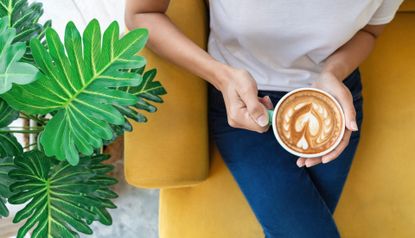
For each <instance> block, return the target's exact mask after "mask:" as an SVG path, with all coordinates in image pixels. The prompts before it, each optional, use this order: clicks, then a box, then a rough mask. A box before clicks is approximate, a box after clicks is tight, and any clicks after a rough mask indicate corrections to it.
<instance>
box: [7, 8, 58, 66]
mask: <svg viewBox="0 0 415 238" xmlns="http://www.w3.org/2000/svg"><path fill="white" fill-rule="evenodd" d="M42 14H43V7H42V3H38V2H34V3H31V4H29V3H28V1H27V0H0V17H5V16H7V17H8V26H9V27H13V28H15V29H16V32H17V34H16V36H15V38H14V41H13V42H26V43H27V46H29V41H30V40H31V39H32V38H38V39H43V37H44V32H45V29H47V28H48V27H50V25H51V22H50V21H47V22H46V23H45V24H43V25H42V24H40V23H38V21H39V18H40V17H41V16H42ZM23 61H28V62H33V57H32V54H31V51H30V48H29V47H27V51H26V53H25V55H24V56H23Z"/></svg>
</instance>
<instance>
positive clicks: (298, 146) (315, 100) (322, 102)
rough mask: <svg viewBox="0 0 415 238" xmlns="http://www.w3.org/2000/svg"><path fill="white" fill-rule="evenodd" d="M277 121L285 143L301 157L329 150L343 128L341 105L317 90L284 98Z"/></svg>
mask: <svg viewBox="0 0 415 238" xmlns="http://www.w3.org/2000/svg"><path fill="white" fill-rule="evenodd" d="M276 117H277V118H276V121H277V123H276V124H277V125H276V126H277V133H278V135H279V137H280V139H281V140H282V142H283V143H284V144H285V145H286V146H287V147H288V148H290V149H291V150H293V151H296V152H298V153H301V154H318V153H321V152H324V151H326V150H328V149H330V148H331V147H332V146H333V145H335V144H336V143H337V142H338V140H339V137H341V136H342V132H343V131H342V130H343V128H344V122H343V115H342V111H341V109H340V107H339V106H338V104H337V103H336V102H334V101H333V100H332V99H331V98H330V97H328V96H327V95H325V94H323V93H321V92H319V91H314V90H304V91H297V92H295V93H293V94H291V95H290V96H288V97H287V98H285V99H284V101H283V102H282V103H280V105H279V108H278V112H277V115H276Z"/></svg>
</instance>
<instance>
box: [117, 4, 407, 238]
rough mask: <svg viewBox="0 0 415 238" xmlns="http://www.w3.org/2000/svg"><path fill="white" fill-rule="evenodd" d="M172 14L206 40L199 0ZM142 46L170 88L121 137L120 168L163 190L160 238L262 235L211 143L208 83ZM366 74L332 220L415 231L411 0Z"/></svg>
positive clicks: (354, 227)
mask: <svg viewBox="0 0 415 238" xmlns="http://www.w3.org/2000/svg"><path fill="white" fill-rule="evenodd" d="M168 15H169V16H170V17H171V19H172V20H173V21H174V22H175V23H176V24H177V25H178V26H179V27H180V29H182V31H183V32H184V33H185V34H186V35H188V36H189V37H190V38H192V39H193V40H194V41H195V42H196V43H198V44H199V45H200V46H202V47H205V45H206V40H207V36H208V18H207V16H206V6H205V5H204V1H203V0H199V1H194V0H182V1H172V3H171V6H170V7H169V10H168ZM150 34H151V32H150ZM168 40H169V39H166V41H168ZM142 53H143V54H144V55H145V56H146V57H147V59H148V61H149V67H156V68H157V69H158V76H157V78H158V80H160V81H162V83H163V84H164V85H165V86H166V89H167V91H168V95H166V97H165V103H164V104H162V105H161V106H160V107H159V111H158V113H156V114H154V115H148V117H149V122H148V123H147V124H145V125H142V124H136V123H134V127H135V131H134V132H133V133H129V134H126V135H125V175H126V179H127V181H128V183H130V184H132V185H134V186H137V187H141V188H160V189H161V190H160V210H159V234H160V238H261V237H264V236H263V233H262V230H261V227H260V225H259V224H258V222H257V220H256V219H255V217H254V214H253V213H252V211H251V209H250V207H249V206H248V204H247V202H246V200H245V199H244V197H243V195H242V193H241V192H240V190H239V189H238V186H237V184H236V182H235V181H234V180H233V178H232V176H231V174H230V172H229V171H228V169H227V167H226V166H225V164H224V163H223V161H222V159H221V157H220V155H219V153H218V151H217V150H216V148H215V147H214V146H213V145H212V143H209V141H208V134H207V118H206V117H207V107H206V103H207V100H206V83H205V82H204V81H203V80H201V79H198V78H197V77H195V76H193V75H190V74H189V73H187V72H185V71H183V70H182V69H180V68H178V67H176V66H174V65H172V64H170V63H168V62H166V61H164V60H162V59H160V58H159V57H157V56H156V55H154V54H153V53H151V52H150V51H148V50H145V51H144V52H142ZM362 75H363V81H364V82H363V83H364V89H363V90H364V92H363V93H364V98H365V99H364V101H365V102H364V117H365V118H364V122H363V128H362V141H361V144H360V147H359V149H358V153H357V156H356V158H355V162H354V164H353V167H352V171H351V174H350V177H349V179H348V181H347V184H346V187H345V190H344V193H343V196H342V199H341V201H340V204H339V207H338V209H337V211H336V213H335V219H336V221H337V223H338V225H339V228H340V230H341V233H342V235H343V237H346V238H367V237H369V238H371V237H376V238H392V237H393V238H395V237H396V238H410V237H415V189H414V185H413V184H414V183H413V180H414V179H415V174H414V173H413V171H414V168H415V159H414V148H415V126H414V124H415V106H414V105H415V90H414V89H415V0H407V1H406V2H405V3H404V5H403V6H402V8H401V11H400V12H399V13H398V14H397V17H396V19H395V20H394V21H393V23H391V24H390V25H389V26H388V27H387V29H386V31H385V32H384V34H383V35H382V36H381V37H380V39H379V40H378V43H377V47H376V49H375V51H374V53H373V54H372V55H371V57H370V58H369V59H368V60H367V61H366V62H365V63H364V64H363V66H362ZM138 238H146V234H140V235H139V236H138Z"/></svg>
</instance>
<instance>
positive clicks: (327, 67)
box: [322, 25, 384, 80]
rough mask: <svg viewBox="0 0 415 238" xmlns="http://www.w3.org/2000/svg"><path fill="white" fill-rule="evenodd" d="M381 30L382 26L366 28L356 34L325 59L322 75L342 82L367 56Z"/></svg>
mask: <svg viewBox="0 0 415 238" xmlns="http://www.w3.org/2000/svg"><path fill="white" fill-rule="evenodd" d="M383 28H384V26H383V25H379V26H366V27H365V28H363V29H362V30H360V31H359V32H357V33H356V34H355V35H354V36H353V38H352V39H350V40H349V41H348V42H347V43H346V44H344V45H343V46H342V47H340V48H339V49H338V50H337V51H335V52H334V53H333V54H332V55H331V56H329V57H328V58H327V60H326V62H325V64H324V68H323V72H322V73H323V74H325V73H329V74H333V75H334V76H336V78H337V79H339V80H344V79H345V78H346V77H347V76H348V75H349V74H350V73H352V72H353V70H355V69H356V68H357V67H358V66H359V65H360V64H361V63H362V62H363V61H364V60H365V59H366V58H367V57H368V56H369V54H370V53H371V52H372V50H373V48H374V45H375V42H376V38H377V37H378V36H379V34H380V33H381V32H382V30H383Z"/></svg>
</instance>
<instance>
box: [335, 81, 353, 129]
mask: <svg viewBox="0 0 415 238" xmlns="http://www.w3.org/2000/svg"><path fill="white" fill-rule="evenodd" d="M336 95H337V99H338V100H339V103H340V105H341V107H342V108H343V111H344V117H345V120H346V128H347V129H349V130H351V131H357V130H358V127H357V123H356V110H355V108H354V105H353V96H352V94H351V93H350V90H349V89H348V88H347V87H346V86H344V87H342V88H341V89H340V90H339V91H338V92H337V93H336Z"/></svg>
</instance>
